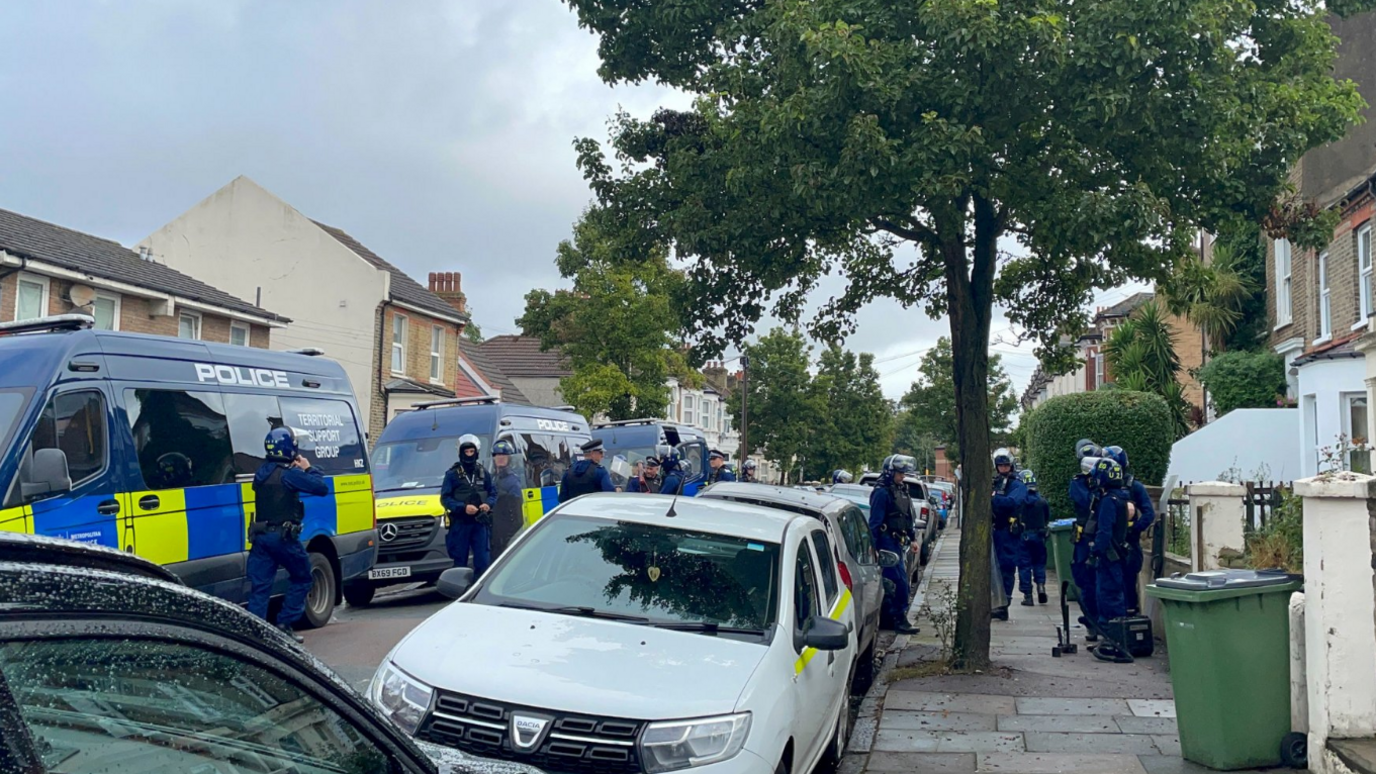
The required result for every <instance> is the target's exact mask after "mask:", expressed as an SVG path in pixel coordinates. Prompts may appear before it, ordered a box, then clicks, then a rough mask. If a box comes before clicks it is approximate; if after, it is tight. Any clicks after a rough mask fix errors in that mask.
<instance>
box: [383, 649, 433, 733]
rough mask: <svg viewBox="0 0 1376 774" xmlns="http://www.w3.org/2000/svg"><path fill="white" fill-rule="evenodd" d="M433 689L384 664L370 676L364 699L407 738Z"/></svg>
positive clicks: (418, 726) (428, 703) (425, 710)
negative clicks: (370, 680) (368, 700)
mask: <svg viewBox="0 0 1376 774" xmlns="http://www.w3.org/2000/svg"><path fill="white" fill-rule="evenodd" d="M434 695H435V689H434V688H431V687H430V686H428V685H426V684H425V683H422V682H421V681H419V680H417V679H416V678H414V677H412V676H410V675H408V674H406V673H405V672H403V671H401V670H400V669H397V667H396V665H395V664H393V663H392V662H390V661H388V662H385V663H383V665H382V668H381V669H379V670H378V671H377V674H376V675H373V682H372V683H371V684H370V685H369V686H368V697H369V698H370V699H372V701H373V704H374V705H375V706H376V707H377V708H378V709H379V710H381V711H382V714H383V715H386V716H387V718H388V719H389V720H391V721H392V722H393V723H395V724H396V725H397V727H398V728H400V729H401V730H402V731H405V732H406V735H407V736H414V735H415V733H416V730H417V729H418V728H420V723H421V721H422V720H424V719H425V713H426V712H427V711H428V710H429V709H430V700H431V699H432V698H433V697H434Z"/></svg>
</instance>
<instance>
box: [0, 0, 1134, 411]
mask: <svg viewBox="0 0 1376 774" xmlns="http://www.w3.org/2000/svg"><path fill="white" fill-rule="evenodd" d="M0 29H3V30H5V45H4V46H0V105H3V106H4V111H3V113H4V118H3V120H0V208H4V209H9V210H14V211H16V212H20V213H23V214H25V215H30V216H33V217H37V218H41V219H43V220H49V221H52V222H55V223H58V224H60V225H63V226H67V227H69V228H75V229H77V230H80V231H86V232H89V233H92V234H95V235H98V236H102V237H106V238H110V239H115V240H117V241H120V242H122V243H124V244H126V245H132V244H134V243H136V242H138V241H139V240H141V239H142V238H143V237H145V236H147V235H148V234H150V233H152V232H153V231H155V230H157V229H158V228H159V227H161V226H162V225H163V224H165V223H166V222H167V221H169V220H172V219H173V218H174V217H176V216H177V215H179V214H180V213H182V212H183V211H185V210H186V209H188V208H189V207H191V206H192V205H194V204H195V203H197V202H198V201H200V200H201V199H203V198H205V197H206V196H208V195H209V194H210V193H212V192H213V191H215V190H216V189H218V188H219V187H221V186H223V185H224V184H226V183H228V182H229V181H230V180H232V179H233V178H234V177H236V176H238V175H241V174H243V175H247V176H249V177H251V178H253V179H254V180H256V181H257V182H258V183H259V184H261V185H263V186H264V187H266V188H267V189H268V190H270V191H272V192H274V193H275V194H277V195H278V196H280V197H281V198H283V199H285V200H286V201H287V202H288V203H290V204H291V205H293V206H294V207H296V208H297V209H298V210H300V211H301V212H303V213H305V214H306V215H308V216H310V217H312V218H315V219H317V220H321V221H323V222H326V223H330V224H332V225H336V226H339V227H340V228H343V229H345V230H347V231H349V232H350V233H352V234H353V235H354V236H355V237H357V238H358V239H359V240H360V241H362V242H363V243H364V244H366V245H368V246H369V247H370V248H372V249H373V250H374V251H376V252H377V253H378V254H380V255H382V256H383V257H385V258H387V259H388V260H389V261H391V262H392V263H394V264H396V265H398V266H400V267H401V268H402V269H404V270H406V271H407V272H409V273H410V274H411V275H412V276H414V277H416V278H417V279H419V280H420V281H421V282H422V283H424V281H425V275H426V273H427V272H431V271H445V270H457V271H461V272H462V273H463V283H464V290H465V291H466V292H467V294H468V297H469V300H470V303H471V306H472V312H473V317H474V319H475V320H476V321H477V322H478V323H479V324H480V325H481V327H482V329H483V332H484V333H486V334H488V335H494V334H499V333H514V332H517V331H516V326H515V323H514V319H515V318H516V317H518V316H519V315H520V314H521V311H522V308H523V305H524V304H523V300H522V299H523V296H524V295H525V293H526V292H527V291H528V290H530V289H531V288H532V287H536V286H540V287H556V286H558V285H559V284H560V282H561V281H560V278H559V276H558V272H556V271H555V269H554V265H553V259H554V249H555V246H556V245H557V244H558V242H559V241H560V240H561V239H564V238H566V237H567V236H568V235H569V231H570V225H571V224H572V223H573V222H574V220H576V219H577V217H578V214H579V212H580V211H581V210H582V209H583V208H584V207H585V206H586V205H587V203H588V201H589V198H590V194H589V192H588V189H587V187H586V185H585V184H584V183H583V180H582V177H581V176H580V174H579V173H578V170H577V169H576V168H575V167H574V155H573V150H572V145H571V143H572V141H573V139H574V138H575V137H577V136H594V137H597V138H599V139H601V138H604V137H605V134H606V121H607V118H608V116H610V115H611V114H612V113H613V112H615V111H616V110H617V108H618V107H624V108H625V109H626V110H628V111H630V112H631V113H632V114H635V115H642V116H643V115H648V114H649V113H650V112H651V111H653V110H654V109H655V108H656V107H657V106H659V105H663V104H668V105H674V106H679V107H682V106H685V105H686V104H687V99H686V98H685V97H684V96H683V95H681V94H676V93H674V92H671V91H668V90H666V89H662V88H658V87H654V86H641V87H618V88H615V89H613V88H610V87H608V86H606V85H605V84H603V83H602V81H601V80H599V79H598V77H597V72H596V70H597V65H598V60H597V55H596V41H595V39H594V38H593V37H592V36H591V35H589V34H588V33H587V32H585V31H583V30H580V29H579V28H578V25H577V21H576V19H575V17H574V16H573V14H572V13H571V12H570V11H569V10H568V8H567V6H565V5H563V4H562V3H560V2H558V0H504V1H501V2H498V1H496V0H452V1H451V2H439V1H438V0H424V1H421V0H415V1H410V0H405V1H401V0H389V1H388V2H385V3H384V2H381V1H380V0H375V1H374V2H353V1H351V0H329V2H324V1H323V0H320V1H316V2H307V1H305V0H293V1H292V2H281V1H280V0H214V2H189V1H188V2H181V1H177V0H107V1H105V2H95V1H91V2H79V1H78V0H63V2H41V0H11V2H6V3H3V4H0ZM827 289H828V290H835V289H836V288H827ZM1128 292H1131V291H1130V290H1126V291H1113V292H1110V293H1107V294H1105V295H1104V297H1103V299H1102V302H1103V303H1111V302H1113V301H1116V300H1118V299H1120V298H1122V297H1125V296H1126V295H1127V294H1128ZM274 311H277V312H281V313H283V314H286V315H287V316H290V315H291V310H290V309H277V310H274ZM1006 325H1007V323H1006V322H1005V321H1004V320H1002V319H998V320H996V321H995V323H994V326H993V327H994V328H995V329H996V332H998V330H999V329H1004V333H1005V335H1006V333H1007V331H1006ZM946 326H947V323H946V321H945V320H936V321H934V320H929V319H927V318H926V316H925V315H923V314H922V313H921V312H920V311H916V310H913V311H904V310H903V309H901V308H900V307H899V306H898V305H897V304H894V303H885V302H876V303H875V304H872V305H871V306H870V307H869V308H867V309H866V310H865V311H864V312H862V313H861V315H860V319H859V331H858V333H857V334H856V335H855V336H853V337H852V338H851V340H850V341H849V342H847V345H848V346H849V347H851V348H852V349H857V350H863V351H870V352H874V353H875V354H876V357H877V358H878V360H879V361H880V362H879V364H878V368H879V371H880V374H881V375H882V377H883V379H882V381H883V384H884V389H885V392H886V394H888V395H890V396H891V397H897V396H899V395H901V394H902V393H903V391H904V390H905V389H906V387H907V385H908V383H909V382H910V381H911V380H912V377H913V370H914V368H915V366H916V364H917V362H918V360H919V359H920V355H921V352H922V351H923V350H925V348H928V347H930V346H931V345H932V344H933V343H934V342H935V340H936V338H937V337H938V336H940V335H943V334H944V333H945V332H946ZM995 347H996V349H999V350H1010V347H1007V346H1004V345H1000V344H995ZM1004 359H1005V363H1006V364H1007V366H1008V370H1009V372H1010V374H1011V375H1012V376H1013V379H1014V381H1015V383H1016V384H1017V386H1018V389H1019V390H1021V389H1022V387H1023V386H1024V385H1025V384H1026V383H1027V379H1028V378H1029V377H1030V375H1031V373H1032V371H1033V369H1034V368H1035V365H1036V363H1035V359H1034V358H1033V357H1032V356H1031V354H1030V350H1028V349H1027V348H1024V350H1021V351H1017V350H1013V351H1010V352H1009V353H1008V354H1007V355H1006V356H1005V358H1004Z"/></svg>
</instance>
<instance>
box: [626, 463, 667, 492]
mask: <svg viewBox="0 0 1376 774" xmlns="http://www.w3.org/2000/svg"><path fill="white" fill-rule="evenodd" d="M626 491H627V492H637V493H640V494H654V493H656V492H658V491H659V460H658V459H657V458H655V457H654V456H653V455H651V456H649V457H646V458H645V461H644V463H643V465H642V467H641V471H640V475H638V476H636V477H635V478H632V479H631V480H630V482H628V483H627V484H626Z"/></svg>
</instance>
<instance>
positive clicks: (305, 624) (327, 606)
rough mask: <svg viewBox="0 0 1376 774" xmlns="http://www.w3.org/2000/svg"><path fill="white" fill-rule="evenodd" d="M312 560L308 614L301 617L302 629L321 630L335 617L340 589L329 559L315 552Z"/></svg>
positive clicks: (307, 598) (307, 603)
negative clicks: (335, 601) (335, 604)
mask: <svg viewBox="0 0 1376 774" xmlns="http://www.w3.org/2000/svg"><path fill="white" fill-rule="evenodd" d="M310 559H311V593H309V594H307V595H306V614H305V615H304V616H302V617H301V628H302V629H319V628H320V627H322V626H324V625H325V624H327V623H329V622H330V616H332V615H334V600H335V597H336V596H338V594H339V587H338V584H337V582H336V581H335V578H334V568H333V567H331V566H330V560H329V557H327V556H325V555H324V554H320V553H316V552H314V551H312V552H311V554H310Z"/></svg>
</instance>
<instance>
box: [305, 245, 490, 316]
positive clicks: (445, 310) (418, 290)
mask: <svg viewBox="0 0 1376 774" xmlns="http://www.w3.org/2000/svg"><path fill="white" fill-rule="evenodd" d="M312 222H313V223H315V225H317V226H319V227H320V228H322V229H324V230H325V233H327V234H329V235H330V236H332V237H334V238H335V239H336V240H337V241H338V242H339V243H340V244H342V245H344V246H345V247H347V248H349V249H350V250H352V251H353V252H354V253H356V254H357V255H358V257H360V258H362V259H363V260H365V261H367V262H368V263H371V264H372V265H374V266H376V267H377V268H379V269H382V270H384V271H386V272H387V273H389V274H391V275H392V299H391V300H393V301H396V302H398V303H402V304H409V305H410V306H414V307H416V308H417V309H423V310H425V311H428V312H434V313H435V314H439V315H443V316H445V317H457V318H459V319H461V320H465V321H466V320H468V315H466V314H464V313H462V312H460V311H459V310H457V309H455V308H454V307H452V306H450V305H449V304H448V302H446V301H445V300H444V299H442V298H440V297H439V296H437V295H435V294H434V293H431V292H430V291H429V290H426V289H425V288H424V287H422V286H421V284H420V283H419V282H416V281H415V280H413V279H411V277H410V275H408V274H407V273H406V272H404V271H402V270H401V269H398V268H397V267H395V266H393V265H392V264H390V263H388V262H387V261H386V260H384V259H383V258H382V256H380V255H378V254H377V253H375V252H373V251H372V250H369V249H368V248H367V247H365V246H364V245H363V243H362V242H360V241H358V240H357V239H354V238H353V237H352V236H350V235H349V233H348V232H346V231H344V230H343V229H340V228H335V227H334V226H327V225H325V224H324V223H321V222H320V221H318V220H316V221H312Z"/></svg>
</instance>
